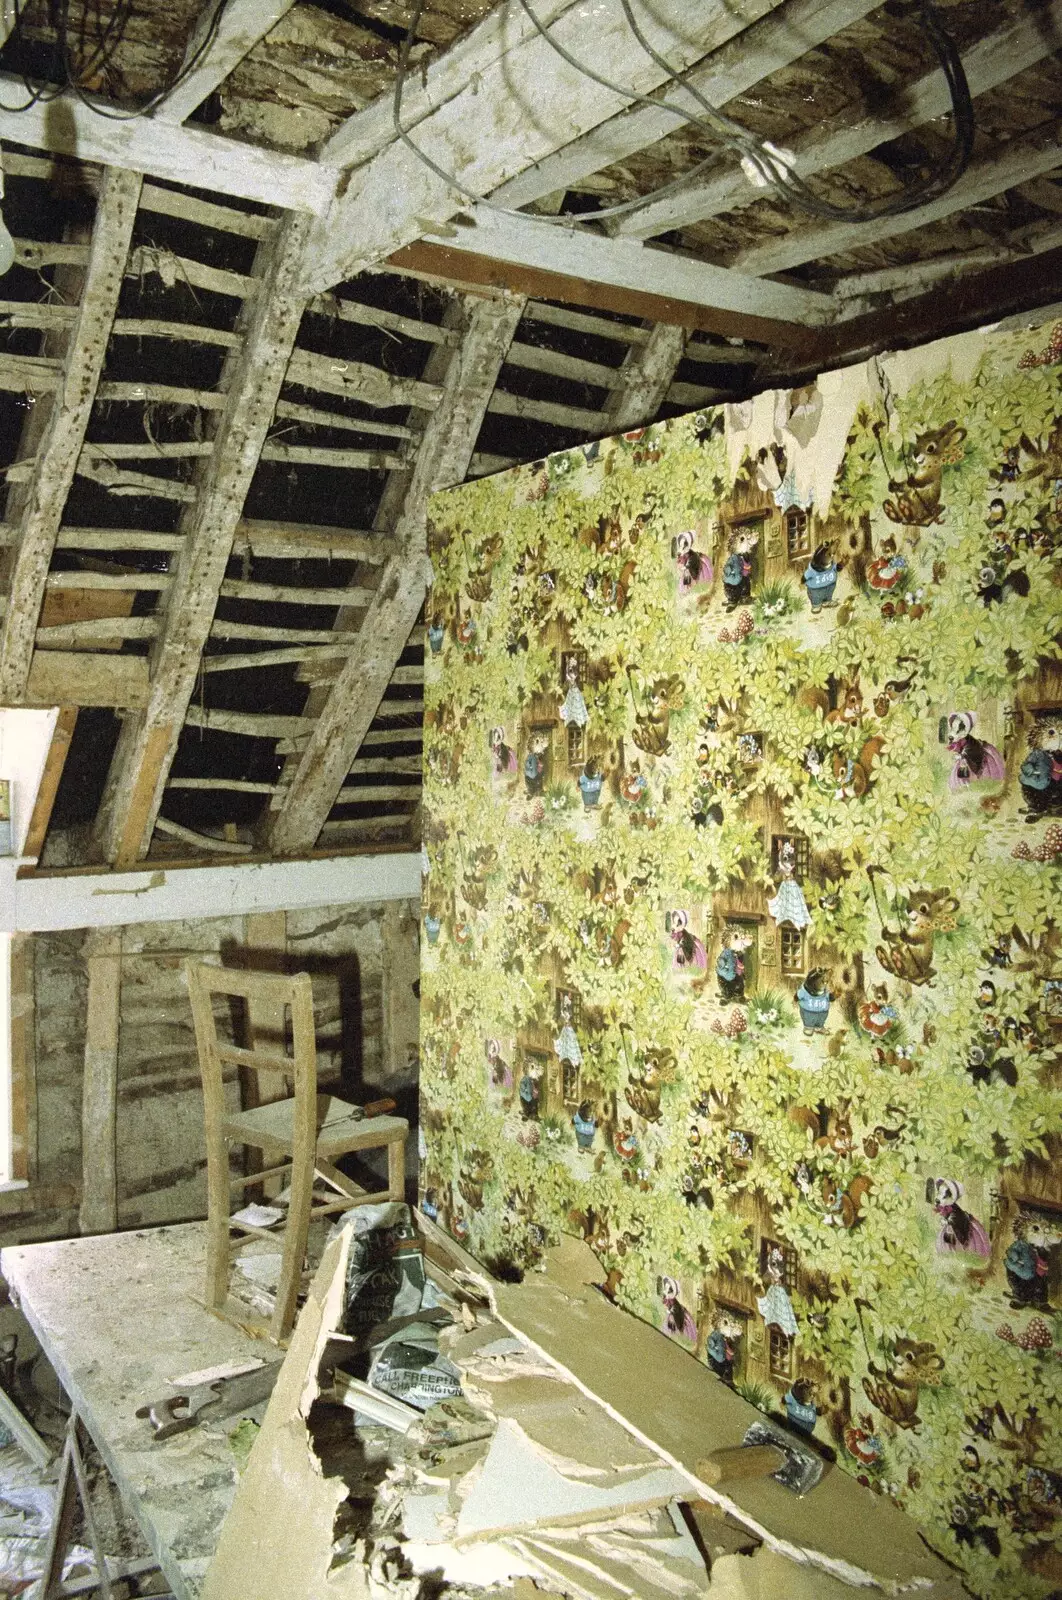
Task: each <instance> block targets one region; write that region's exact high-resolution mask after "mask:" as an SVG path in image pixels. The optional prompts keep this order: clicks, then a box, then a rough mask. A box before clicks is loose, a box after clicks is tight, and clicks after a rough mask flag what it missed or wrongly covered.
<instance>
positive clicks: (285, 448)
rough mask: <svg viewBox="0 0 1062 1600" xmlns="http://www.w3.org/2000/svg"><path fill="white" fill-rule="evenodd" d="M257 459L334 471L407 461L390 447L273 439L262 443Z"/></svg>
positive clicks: (388, 468)
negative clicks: (344, 446) (346, 446)
mask: <svg viewBox="0 0 1062 1600" xmlns="http://www.w3.org/2000/svg"><path fill="white" fill-rule="evenodd" d="M259 460H261V461H287V462H289V463H290V464H291V465H293V466H304V467H328V468H329V469H330V470H331V471H333V472H337V471H339V472H392V471H394V470H395V469H396V468H398V467H404V466H405V464H406V462H405V457H404V456H400V455H396V454H395V453H394V452H393V451H390V450H343V449H338V448H336V447H335V446H332V445H319V444H281V443H279V442H276V441H274V440H270V442H269V443H268V444H264V445H263V446H262V452H261V455H260V457H259Z"/></svg>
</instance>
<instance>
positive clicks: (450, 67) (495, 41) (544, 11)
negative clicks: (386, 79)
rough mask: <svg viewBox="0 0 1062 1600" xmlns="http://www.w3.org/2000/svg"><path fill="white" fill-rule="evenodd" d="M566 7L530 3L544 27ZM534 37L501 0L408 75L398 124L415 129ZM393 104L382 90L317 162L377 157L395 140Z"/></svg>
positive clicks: (555, 1) (549, 0) (567, 2)
mask: <svg viewBox="0 0 1062 1600" xmlns="http://www.w3.org/2000/svg"><path fill="white" fill-rule="evenodd" d="M571 5H572V0H534V9H535V15H536V16H537V17H538V19H539V21H540V22H541V24H542V26H543V27H544V28H548V27H551V26H552V25H553V23H554V22H556V20H557V18H558V17H559V16H561V15H562V14H563V13H564V12H565V11H568V10H570V9H571ZM534 34H535V25H534V23H533V22H532V21H531V19H530V17H529V16H528V15H527V12H526V11H525V10H524V8H523V6H521V5H520V4H519V0H502V4H501V5H499V6H497V7H496V8H495V9H494V10H493V11H492V12H491V13H490V15H489V16H486V17H484V18H483V21H482V22H480V23H478V24H477V25H476V27H474V28H472V29H471V30H470V31H469V32H468V33H466V34H465V36H464V38H463V39H458V40H457V42H456V43H455V44H453V45H451V46H450V48H449V50H447V51H446V52H445V53H444V54H443V55H441V56H438V57H437V58H436V60H434V61H432V62H429V64H428V69H427V71H426V72H422V71H421V69H420V68H419V67H418V68H417V70H416V71H415V72H411V73H410V75H409V80H408V82H407V83H406V84H405V86H404V89H403V94H402V126H403V127H404V128H407V129H413V128H415V127H416V125H417V124H418V123H420V122H423V120H424V118H425V117H427V116H430V115H431V114H432V112H433V111H437V110H438V109H439V107H440V106H444V105H445V104H446V102H447V101H448V100H452V99H453V98H454V96H455V95H458V94H460V93H461V91H462V90H463V89H465V88H467V86H468V85H469V84H470V83H472V82H474V80H475V79H476V77H477V76H478V75H479V74H480V73H482V72H484V71H485V70H486V69H487V68H488V67H491V66H493V65H494V64H495V62H498V61H501V60H502V58H503V57H504V56H507V55H508V54H509V52H510V51H512V50H515V49H516V48H517V47H518V46H519V45H522V44H524V43H525V42H526V41H527V40H528V39H531V38H533V37H534ZM393 102H394V92H393V90H391V89H387V90H385V91H384V93H383V94H382V95H380V96H379V98H378V99H376V100H374V101H373V102H372V104H371V105H369V106H366V107H365V109H364V111H355V112H354V114H353V116H350V117H348V118H347V120H346V121H345V122H342V123H340V125H339V127H338V128H336V130H335V131H334V133H333V134H332V135H331V137H330V138H329V139H328V142H327V143H326V144H325V145H324V147H323V149H322V150H321V160H322V161H327V162H328V164H329V165H330V166H333V167H357V166H361V164H362V162H364V161H371V160H372V158H373V156H375V155H379V153H380V151H381V150H383V149H384V148H385V147H386V146H387V145H389V144H390V143H391V141H392V139H393V138H394V136H395V124H394V116H393V110H392V107H393Z"/></svg>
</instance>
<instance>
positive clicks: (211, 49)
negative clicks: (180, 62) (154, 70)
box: [154, 0, 295, 122]
mask: <svg viewBox="0 0 1062 1600" xmlns="http://www.w3.org/2000/svg"><path fill="white" fill-rule="evenodd" d="M294 3H295V0H212V3H211V4H209V5H207V6H205V7H204V8H203V11H202V13H201V14H200V17H199V18H198V20H197V22H196V26H195V28H194V29H193V30H192V36H191V38H190V39H189V41H188V48H187V50H186V51H185V61H186V62H188V61H191V60H192V59H193V58H194V57H195V55H196V53H197V52H198V51H199V50H201V49H202V48H203V44H204V41H205V40H206V38H207V36H208V35H209V34H210V32H211V30H212V29H213V30H214V35H213V38H212V40H211V42H210V44H209V46H207V48H206V50H205V51H204V53H203V55H202V57H201V59H200V60H199V61H198V62H197V64H196V65H195V66H194V67H193V68H192V70H191V71H190V72H189V73H188V75H187V77H185V78H182V79H181V81H180V83H179V84H178V85H177V87H176V88H175V89H171V90H170V93H169V94H168V95H167V96H166V98H165V100H164V101H163V102H162V104H161V105H160V106H159V107H158V109H157V110H156V112H155V116H154V120H155V121H157V122H183V121H184V119H185V117H190V116H191V114H192V112H193V111H194V110H195V109H196V107H197V106H201V105H202V103H203V101H204V100H205V99H206V98H207V96H208V95H210V94H213V92H214V90H215V89H217V88H219V87H220V86H221V84H223V83H224V82H225V79H226V78H227V77H228V75H229V73H230V72H231V71H232V70H233V68H234V67H238V66H239V64H240V62H241V61H242V60H243V58H244V56H247V55H250V53H251V51H252V50H253V49H254V47H255V45H256V44H257V43H258V42H259V40H260V39H264V38H265V36H266V34H267V33H268V32H269V31H270V29H271V28H275V27H276V25H277V23H278V22H279V21H280V19H281V17H284V16H286V15H287V13H288V12H289V11H290V10H291V8H292V6H293V5H294ZM219 12H220V13H221V15H220V18H219V17H218V13H219ZM215 18H217V19H218V20H217V22H216V23H215Z"/></svg>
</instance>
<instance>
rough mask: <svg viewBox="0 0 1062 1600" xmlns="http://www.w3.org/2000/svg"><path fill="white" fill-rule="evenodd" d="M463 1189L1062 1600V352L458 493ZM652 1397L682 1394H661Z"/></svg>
mask: <svg viewBox="0 0 1062 1600" xmlns="http://www.w3.org/2000/svg"><path fill="white" fill-rule="evenodd" d="M431 555H432V560H433V564H434V570H435V578H436V581H435V585H434V589H433V591H432V594H431V597H430V599H429V619H428V620H429V627H428V655H427V682H426V687H425V699H426V728H425V763H426V797H425V837H426V859H425V868H426V874H427V875H426V881H425V894H424V938H423V941H422V949H423V978H422V984H423V1023H422V1028H423V1035H422V1037H423V1083H422V1091H423V1106H424V1113H423V1122H424V1135H423V1144H422V1157H423V1166H422V1197H423V1205H424V1209H425V1211H427V1212H428V1213H429V1214H430V1215H432V1216H436V1217H438V1219H439V1221H440V1222H441V1223H442V1224H443V1225H444V1226H445V1227H446V1228H447V1229H449V1230H450V1231H451V1232H452V1234H453V1235H455V1236H456V1237H458V1238H460V1239H462V1240H465V1241H466V1242H467V1244H468V1246H469V1247H470V1248H471V1249H472V1250H473V1251H474V1252H476V1253H477V1254H478V1255H479V1256H480V1257H481V1258H483V1259H484V1260H486V1261H488V1262H493V1263H495V1264H499V1265H502V1264H516V1265H518V1266H522V1267H525V1268H526V1267H529V1266H531V1265H533V1264H534V1262H535V1261H536V1259H537V1258H539V1257H540V1255H541V1253H542V1252H543V1250H544V1249H545V1248H547V1247H548V1246H549V1244H550V1243H551V1241H554V1240H555V1239H556V1238H557V1237H558V1235H559V1234H560V1233H561V1232H562V1231H564V1230H567V1231H577V1232H580V1233H581V1234H582V1235H583V1236H584V1237H585V1238H586V1239H587V1240H589V1241H590V1243H591V1244H592V1246H593V1248H594V1249H595V1250H596V1251H597V1253H598V1255H599V1257H600V1259H601V1261H602V1263H603V1275H604V1276H605V1283H606V1289H607V1292H608V1293H610V1294H611V1295H613V1296H614V1298H615V1299H616V1301H617V1302H618V1303H619V1304H620V1305H622V1306H625V1307H627V1308H629V1309H630V1310H631V1311H632V1312H634V1313H636V1314H637V1315H638V1316H640V1317H643V1318H646V1319H648V1320H650V1321H652V1322H654V1323H655V1324H656V1325H657V1326H658V1327H659V1328H661V1329H663V1330H664V1331H665V1332H666V1333H667V1334H668V1335H670V1336H671V1337H672V1338H674V1339H676V1340H678V1341H679V1342H680V1343H681V1344H683V1345H684V1346H686V1347H687V1348H688V1349H689V1350H690V1351H692V1352H693V1353H694V1354H695V1355H696V1357H697V1358H698V1359H699V1360H701V1361H703V1362H705V1363H706V1364H707V1365H708V1366H709V1367H710V1368H711V1369H712V1371H713V1372H715V1373H716V1374H717V1375H718V1377H719V1379H720V1380H721V1381H722V1382H723V1383H727V1384H732V1385H734V1386H735V1387H736V1388H737V1389H739V1390H740V1391H741V1392H742V1393H743V1394H745V1395H746V1396H748V1397H749V1398H750V1399H751V1400H752V1401H753V1402H755V1403H756V1404H757V1405H759V1406H761V1407H762V1408H763V1409H764V1410H766V1411H773V1412H775V1413H777V1414H779V1415H782V1416H784V1417H786V1418H787V1419H788V1421H789V1423H790V1424H791V1425H792V1426H793V1427H794V1428H797V1429H801V1430H803V1431H805V1432H807V1433H810V1434H813V1435H814V1437H815V1439H816V1440H817V1441H818V1442H819V1444H820V1446H821V1447H822V1448H823V1449H825V1450H828V1451H832V1452H834V1454H835V1455H836V1458H837V1460H838V1461H839V1462H840V1463H841V1464H842V1465H843V1466H844V1467H845V1468H846V1469H847V1470H849V1471H850V1472H852V1473H853V1474H855V1475H856V1476H857V1477H858V1478H859V1479H860V1480H861V1481H863V1482H864V1483H866V1484H868V1485H870V1486H871V1487H872V1488H873V1489H874V1490H876V1491H878V1492H879V1493H881V1494H883V1495H888V1496H890V1497H892V1498H893V1499H895V1500H896V1501H897V1502H898V1503H899V1504H900V1505H902V1506H904V1507H905V1508H906V1510H907V1511H908V1512H909V1513H910V1515H911V1516H912V1517H914V1518H915V1519H916V1521H917V1522H918V1523H919V1524H920V1525H921V1526H922V1527H923V1528H924V1529H925V1531H926V1533H927V1535H928V1537H929V1538H930V1540H931V1542H932V1543H933V1544H934V1546H935V1547H936V1548H937V1549H939V1550H940V1551H941V1552H942V1553H943V1554H944V1555H946V1556H947V1557H949V1558H951V1559H952V1560H954V1561H956V1562H957V1563H959V1564H960V1565H961V1567H962V1568H963V1569H964V1571H965V1573H966V1575H967V1581H968V1582H969V1584H970V1586H971V1588H972V1589H973V1590H974V1591H975V1592H977V1593H979V1594H981V1595H984V1596H991V1597H992V1600H1003V1597H1010V1596H1023V1597H1024V1596H1037V1597H1040V1596H1047V1595H1049V1594H1050V1593H1052V1591H1054V1592H1055V1593H1057V1592H1058V1591H1059V1586H1060V1585H1062V1549H1060V1547H1059V1534H1060V1532H1062V1094H1060V1088H1062V1077H1060V1054H1059V1052H1060V1047H1062V906H1060V904H1059V897H1060V891H1062V646H1060V638H1062V337H1060V336H1059V332H1058V331H1056V333H1055V334H1054V335H1052V332H1051V329H1050V328H1047V327H1045V328H1042V329H1039V330H1034V331H1033V333H1031V334H1030V333H1029V332H1028V331H1025V332H1020V333H1014V332H1005V331H994V332H987V333H976V334H970V335H964V336H962V337H961V338H958V339H954V340H948V341H944V342H942V343H939V344H936V345H933V346H930V347H928V348H926V349H923V350H920V351H916V352H911V353H908V354H905V355H898V356H893V357H889V358H887V359H885V360H883V361H880V362H872V363H869V364H867V365H866V366H863V367H858V368H852V369H849V370H847V371H845V372H841V373H831V374H827V375H824V376H823V377H822V378H820V380H819V381H818V383H817V384H814V385H810V386H808V387H806V388H803V389H800V390H796V391H794V392H792V393H771V394H766V395H762V396H759V397H758V398H757V399H756V400H755V401H752V402H749V403H747V404H745V405H741V406H732V407H724V408H720V409H718V410H712V411H708V412H704V413H700V414H698V415H695V416H688V417H683V418H680V419H678V420H676V421H673V422H669V423H666V424H659V425H656V426H653V427H651V428H649V429H646V430H644V431H639V432H636V433H632V434H627V435H624V436H623V437H622V438H616V439H611V440H607V441H605V442H603V443H601V444H594V445H590V446H588V447H587V448H586V449H584V450H574V451H569V452H567V453H565V454H560V455H556V456H554V457H552V458H550V459H549V460H547V461H545V462H537V463H535V464H534V465H533V466H531V467H529V468H526V469H519V470H514V471H512V472H510V473H507V474H504V475H502V476H499V477H496V478H492V479H490V480H485V481H480V482H478V483H472V484H467V485H464V486H462V487H461V488H459V489H456V490H453V491H451V492H448V493H447V494H445V495H441V496H438V497H437V498H436V499H435V501H434V502H433V526H432V529H431ZM647 1381H651V1379H649V1380H647Z"/></svg>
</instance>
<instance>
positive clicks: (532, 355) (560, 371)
mask: <svg viewBox="0 0 1062 1600" xmlns="http://www.w3.org/2000/svg"><path fill="white" fill-rule="evenodd" d="M505 365H506V366H507V367H522V368H524V370H525V371H527V372H547V373H549V374H550V375H551V376H555V377H558V378H570V379H571V380H572V382H573V383H589V384H593V385H594V386H595V387H596V388H598V389H615V388H616V387H618V385H619V384H620V383H621V382H622V379H621V376H620V373H621V371H622V368H620V367H606V366H605V364H604V362H601V361H584V360H582V359H580V358H579V357H578V356H569V355H565V354H564V352H563V351H561V350H548V349H546V348H545V347H544V346H543V345H537V344H522V343H521V342H520V341H519V340H517V339H514V340H513V342H512V344H511V345H510V346H509V354H508V355H507V356H506V358H505Z"/></svg>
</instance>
